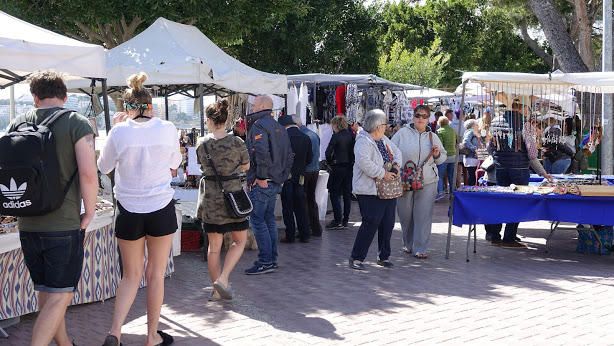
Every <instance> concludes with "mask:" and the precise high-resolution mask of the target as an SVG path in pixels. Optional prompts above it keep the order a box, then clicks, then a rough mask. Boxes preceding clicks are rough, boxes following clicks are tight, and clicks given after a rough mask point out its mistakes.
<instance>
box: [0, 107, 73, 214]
mask: <svg viewBox="0 0 614 346" xmlns="http://www.w3.org/2000/svg"><path fill="white" fill-rule="evenodd" d="M71 112H72V111H70V110H66V109H60V110H57V111H55V112H54V113H53V114H51V115H49V116H48V117H47V118H45V119H44V120H43V121H42V122H41V123H40V124H38V125H37V124H36V121H35V117H32V116H30V115H28V116H26V119H33V120H32V121H31V122H30V120H28V122H25V123H22V124H19V125H17V127H16V128H15V130H14V131H12V132H9V133H7V134H6V135H4V136H2V137H0V200H1V202H2V203H0V214H3V215H11V216H40V215H45V214H48V213H50V212H52V211H54V210H56V209H58V208H60V206H62V203H64V197H65V196H66V193H67V192H68V188H69V187H70V185H71V184H72V181H73V180H74V177H75V175H76V173H77V172H76V171H75V173H74V174H73V175H72V178H71V179H70V181H69V182H68V184H66V185H65V186H62V185H63V184H62V181H61V178H60V176H61V175H60V165H59V161H58V154H57V152H56V146H55V136H54V135H53V131H52V130H51V127H52V126H53V123H54V122H55V121H56V120H58V119H59V118H60V117H61V116H63V115H64V114H70V113H71ZM17 182H19V184H18V183H17ZM5 184H6V185H5Z"/></svg>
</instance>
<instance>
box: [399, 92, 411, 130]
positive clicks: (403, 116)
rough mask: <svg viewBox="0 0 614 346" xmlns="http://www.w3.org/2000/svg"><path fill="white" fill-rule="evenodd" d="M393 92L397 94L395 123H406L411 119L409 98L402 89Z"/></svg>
mask: <svg viewBox="0 0 614 346" xmlns="http://www.w3.org/2000/svg"><path fill="white" fill-rule="evenodd" d="M395 94H396V96H397V107H396V114H395V124H407V123H409V121H410V119H411V109H410V107H409V100H408V99H407V96H406V95H405V92H404V91H397V92H396V93H395Z"/></svg>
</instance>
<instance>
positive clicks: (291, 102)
mask: <svg viewBox="0 0 614 346" xmlns="http://www.w3.org/2000/svg"><path fill="white" fill-rule="evenodd" d="M298 99H299V96H298V94H297V91H296V86H295V85H292V86H291V87H290V88H289V89H288V97H287V101H286V102H287V104H288V109H286V113H287V114H288V115H294V114H296V106H297V104H298Z"/></svg>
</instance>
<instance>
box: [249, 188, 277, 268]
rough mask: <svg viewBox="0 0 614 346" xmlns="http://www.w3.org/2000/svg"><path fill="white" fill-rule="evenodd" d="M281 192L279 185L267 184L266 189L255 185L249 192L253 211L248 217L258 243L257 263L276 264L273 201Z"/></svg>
mask: <svg viewBox="0 0 614 346" xmlns="http://www.w3.org/2000/svg"><path fill="white" fill-rule="evenodd" d="M279 192H281V185H279V184H276V183H274V182H271V181H270V182H269V187H268V188H266V189H263V188H261V187H260V186H258V185H256V186H254V187H253V188H252V190H251V191H250V192H249V198H251V200H252V203H253V205H254V210H253V211H252V213H251V215H250V217H249V223H250V225H251V227H252V231H253V232H254V238H256V243H258V263H259V264H265V265H268V264H271V263H276V262H277V225H276V224H275V201H276V200H277V195H278V194H279Z"/></svg>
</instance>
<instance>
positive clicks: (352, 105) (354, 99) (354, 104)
mask: <svg viewBox="0 0 614 346" xmlns="http://www.w3.org/2000/svg"><path fill="white" fill-rule="evenodd" d="M345 107H346V108H345V116H346V117H347V119H348V121H356V119H357V118H358V108H359V107H360V96H359V95H358V86H357V85H356V84H348V85H347V88H346V93H345Z"/></svg>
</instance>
